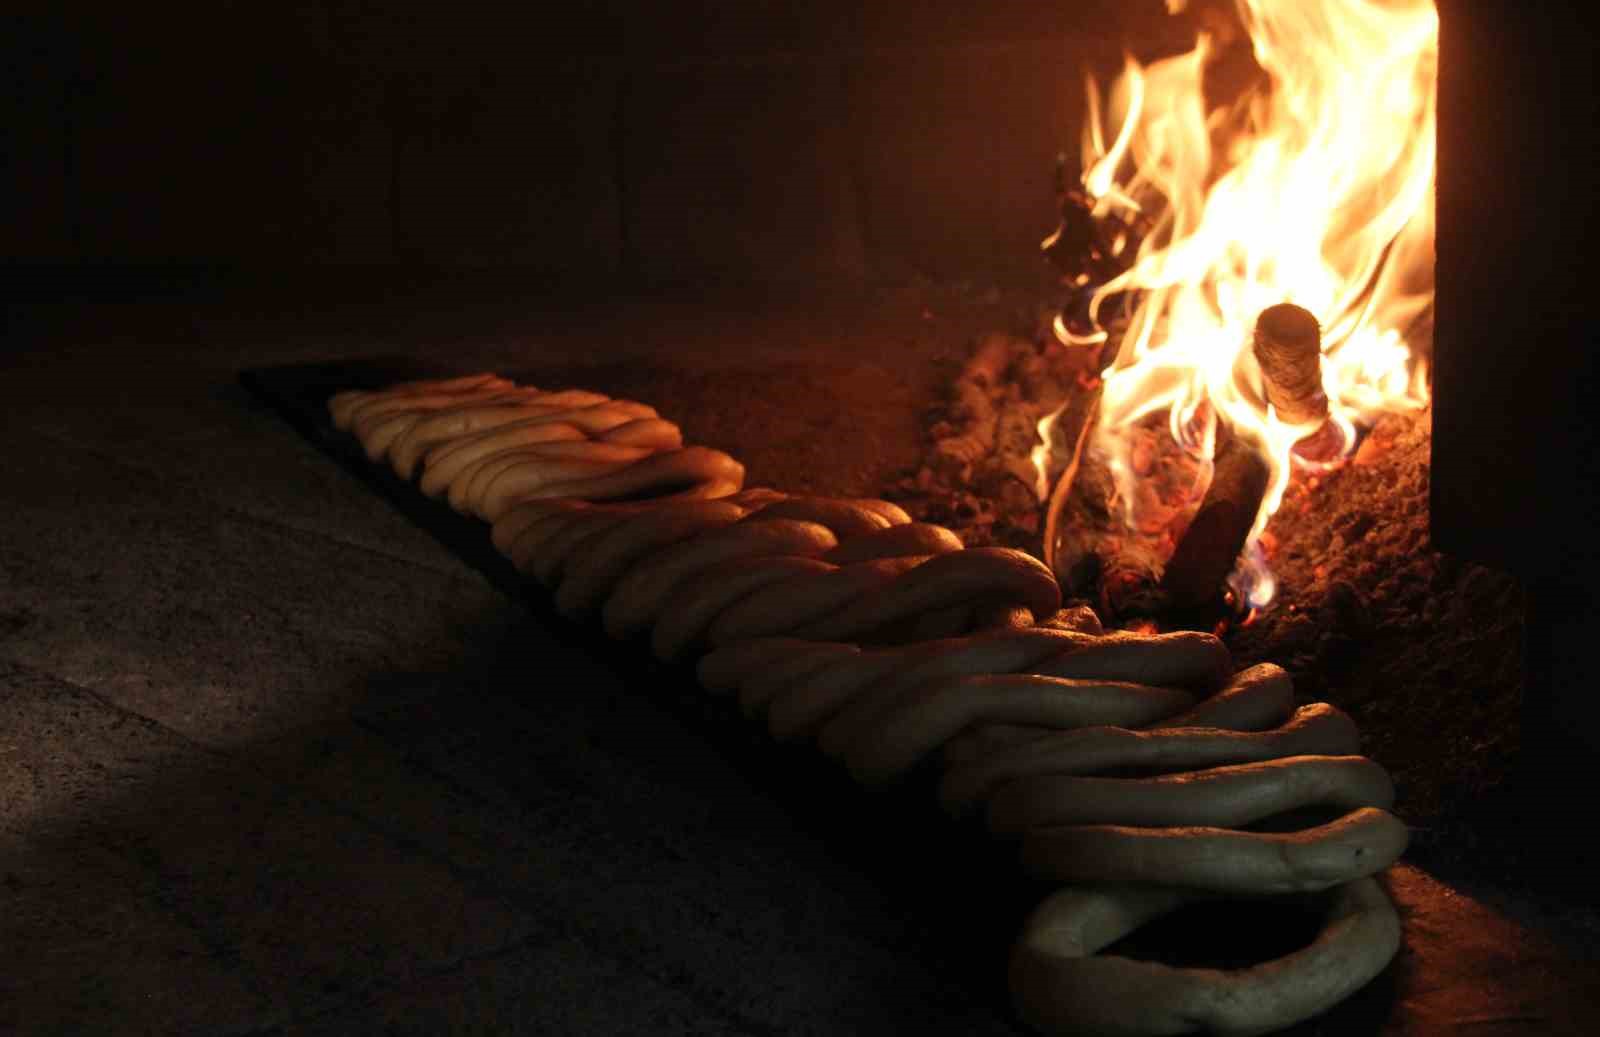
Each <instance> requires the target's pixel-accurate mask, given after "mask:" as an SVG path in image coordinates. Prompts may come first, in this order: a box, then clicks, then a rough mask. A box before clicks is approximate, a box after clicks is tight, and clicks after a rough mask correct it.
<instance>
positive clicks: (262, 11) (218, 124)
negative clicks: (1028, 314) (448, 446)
mask: <svg viewBox="0 0 1600 1037" xmlns="http://www.w3.org/2000/svg"><path fill="white" fill-rule="evenodd" d="M33 6H35V7H37V8H39V10H38V11H37V12H35V13H30V14H20V15H19V14H13V15H8V16H5V18H4V19H3V21H0V35H3V36H4V38H5V39H6V40H7V41H9V49H10V50H11V52H12V56H11V60H9V61H8V62H7V65H8V66H9V67H10V68H11V70H12V76H13V79H14V82H13V84H12V85H13V89H11V90H8V91H6V92H5V95H4V96H5V100H3V101H0V105H4V106H7V107H8V108H9V110H6V111H4V113H3V114H4V118H5V122H6V125H7V127H8V132H9V133H10V134H11V136H12V139H13V141H14V147H13V148H10V149H8V150H11V151H12V152H13V153H12V155H11V156H9V158H10V161H8V162H7V163H5V164H4V165H3V166H0V178H3V179H0V197H4V198H5V199H6V204H7V206H8V208H9V209H10V210H11V211H10V212H9V213H8V214H7V225H8V228H10V232H9V233H8V234H7V235H5V238H4V244H0V256H3V258H4V260H6V261H7V262H9V263H11V264H13V265H15V264H40V263H43V264H68V265H71V264H132V265H138V264H200V265H220V266H228V267H243V268H274V267H283V266H305V265H311V266H328V265H347V266H348V265H379V266H382V265H392V264H401V265H415V266H443V267H482V266H489V267H493V266H508V267H528V268H535V269H541V270H547V271H551V272H559V273H575V274H597V275H603V276H604V275H612V274H615V273H618V272H623V271H631V272H636V273H642V274H646V275H657V276H665V275H669V274H700V273H704V272H707V271H713V272H719V273H727V274H734V275H752V274H753V275H757V276H760V275H771V276H780V277H781V276H787V275H801V276H810V275H815V274H818V273H831V272H861V271H872V270H879V269H883V270H890V271H893V270H900V269H907V270H915V271H920V272H925V273H930V274H935V275H939V276H965V275H972V274H978V273H988V274H993V273H994V272H996V271H1007V270H1015V269H1031V268H1032V267H1033V265H1034V264H1035V262H1036V258H1037V257H1036V255H1035V254H1034V251H1033V250H1034V246H1035V245H1036V243H1037V240H1038V238H1039V237H1040V236H1041V235H1042V234H1043V233H1044V232H1046V231H1048V229H1049V226H1050V222H1051V216H1052V198H1051V175H1050V166H1051V162H1052V160H1053V157H1054V155H1055V153H1056V152H1057V150H1058V149H1059V148H1061V147H1063V146H1065V147H1067V148H1068V149H1069V151H1071V152H1072V153H1073V154H1075V153H1076V142H1077V138H1078V126H1079V120H1080V106H1081V98H1082V86H1081V81H1082V76H1083V73H1084V70H1085V69H1086V68H1087V67H1090V66H1095V67H1099V68H1102V69H1106V70H1110V69H1114V68H1115V66H1116V64H1117V61H1118V59H1119V54H1120V52H1121V49H1122V48H1123V47H1124V46H1129V47H1132V48H1133V49H1134V50H1135V51H1137V52H1139V53H1140V54H1141V55H1150V54H1155V53H1160V52H1163V51H1165V50H1172V49H1176V47H1177V46H1178V45H1179V44H1181V42H1182V41H1183V39H1184V38H1185V36H1184V30H1183V28H1182V26H1181V25H1180V24H1178V23H1176V22H1174V21H1173V20H1171V19H1168V18H1167V17H1166V15H1165V9H1164V4H1163V3H1162V2H1161V0H1136V2H1132V3H1126V2H1118V0H1084V2H1078V3H1070V2H1063V3H1054V4H1038V3H1036V2H1035V3H1023V2H1017V0H1001V2H996V3H989V4H971V3H968V2H954V0H925V2H922V3H917V4H882V3H868V2H865V0H810V2H798V0H786V2H774V0H692V2H677V3H661V2H657V3H645V2H641V0H609V2H599V3H595V2H586V3H568V4H535V3H525V4H511V3H504V2H495V3H489V2H481V0H477V2H467V3H455V4H438V3H427V2H424V0H397V2H393V3H377V2H374V0H322V2H314V3H274V4H268V3H254V4H246V3H217V2H214V0H212V2H207V3H200V2H197V0H174V2H171V3H165V4H160V5H152V4H131V5H110V4H95V5H81V6H82V7H84V8H87V10H79V9H76V8H75V7H74V6H73V5H70V4H69V5H68V6H67V7H65V8H56V9H54V10H50V9H47V8H46V7H45V5H33Z"/></svg>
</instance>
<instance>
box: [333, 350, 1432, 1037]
mask: <svg viewBox="0 0 1600 1037" xmlns="http://www.w3.org/2000/svg"><path fill="white" fill-rule="evenodd" d="M329 409H330V412H331V414H332V416H333V419H334V422H335V424H336V425H337V426H338V427H339V428H341V429H348V430H349V431H351V432H352V434H354V435H355V436H356V437H357V438H358V439H360V441H361V443H362V446H363V449H364V450H365V451H366V453H367V456H368V457H370V458H372V459H373V460H374V461H384V460H387V461H388V462H389V463H390V464H392V466H393V467H394V470H395V471H396V473H398V474H399V475H400V476H402V477H403V478H415V479H418V480H419V483H420V487H421V489H422V491H423V492H424V493H427V494H429V495H432V496H435V497H442V498H444V499H446V500H448V501H449V503H450V504H451V506H452V507H455V508H456V509H458V510H460V511H462V512H464V513H468V514H473V515H476V516H478V517H481V518H483V519H485V520H487V521H489V522H491V523H492V524H493V531H492V539H493V543H494V545H495V547H496V548H497V549H498V550H499V551H500V552H501V553H502V554H504V555H505V556H506V557H507V558H508V559H510V561H511V562H512V564H513V565H515V567H516V568H517V570H518V571H519V572H522V573H524V574H526V575H528V576H530V577H532V578H534V579H536V580H538V581H539V582H541V583H543V584H544V585H545V586H546V587H549V588H550V589H551V590H552V591H553V592H554V596H555V603H556V605H557V607H558V608H559V609H560V610H561V611H562V612H563V613H564V614H566V615H569V616H573V617H579V616H597V617H598V619H599V621H600V622H601V623H602V624H603V625H604V627H605V629H606V631H607V633H609V634H610V635H611V636H612V637H615V638H619V639H622V638H632V637H642V636H648V638H649V642H650V646H651V649H652V651H654V652H655V654H656V655H657V656H659V657H660V658H663V659H682V658H685V657H688V656H690V655H692V654H694V653H695V652H696V651H699V652H700V653H701V658H700V660H699V663H698V668H697V673H698V676H699V679H700V682H701V684H702V685H703V686H704V687H705V688H706V689H707V690H708V691H709V692H711V693H713V694H717V695H723V696H729V697H731V698H733V699H734V700H736V701H737V703H738V705H739V707H740V709H741V710H742V711H743V712H744V713H745V715H746V716H748V717H750V718H752V719H753V720H755V721H757V722H763V723H765V725H766V726H767V728H768V730H769V731H770V732H771V734H772V735H773V736H774V737H775V738H777V739H779V740H787V741H797V740H798V741H808V742H811V743H813V744H815V745H816V746H817V747H818V749H819V750H820V751H821V752H822V753H823V754H825V755H826V756H828V757H830V758H832V759H834V760H836V761H837V762H838V763H839V764H841V765H842V766H844V767H845V768H846V769H848V770H849V772H850V773H851V774H852V775H854V776H855V777H856V778H857V779H858V780H860V781H861V782H863V783H869V784H870V783H879V782H886V781H892V780H895V779H898V778H901V777H903V776H904V775H906V774H908V773H910V772H911V771H913V770H915V769H917V768H919V767H932V768H938V769H940V770H941V771H942V775H941V780H940V783H939V799H940V802H941V804H942V806H943V807H944V808H945V809H946V810H947V811H948V812H949V813H951V814H952V815H953V816H955V817H957V818H979V817H981V818H982V820H983V822H984V823H985V824H986V826H987V827H988V828H989V830H990V831H991V832H992V833H994V834H995V835H996V836H999V837H1001V838H1008V839H1013V840H1015V841H1016V845H1017V849H1018V855H1019V858H1020V860H1021V863H1022V866H1023V867H1024V868H1025V869H1026V870H1027V871H1029V872H1030V873H1032V874H1034V875H1036V876H1039V877H1042V878H1048V879H1053V880H1058V881H1062V882H1066V883H1070V885H1067V886H1065V887H1064V888H1062V889H1061V890H1060V891H1059V892H1057V893H1055V894H1054V895H1052V896H1050V897H1048V898H1047V899H1046V900H1045V901H1044V902H1043V903H1041V904H1040V905H1039V907H1038V908H1037V909H1036V910H1035V911H1034V913H1033V914H1032V915H1031V916H1030V918H1029V919H1028V921H1027V923H1026V924H1025V926H1024V927H1023V931H1022V934H1021V936H1020V938H1019V940H1018V942H1017V945H1016V947H1015V950H1014V952H1013V957H1012V962H1011V973H1010V975H1011V986H1012V991H1013V996H1014V998H1015V999H1016V1003H1017V1006H1018V1010H1019V1012H1020V1013H1021V1015H1022V1016H1023V1018H1024V1019H1026V1020H1027V1021H1028V1022H1029V1023H1031V1024H1032V1025H1034V1026H1036V1027H1038V1028H1040V1029H1043V1030H1046V1031H1048V1032H1051V1033H1098V1034H1177V1033H1187V1032H1191V1031H1194V1030H1197V1029H1204V1030H1207V1031H1208V1032H1216V1033H1228V1034H1253V1033H1262V1032H1266V1031H1267V1030H1270V1029H1275V1028H1278V1027H1281V1026H1284V1025H1288V1024H1290V1023H1293V1022H1295V1021H1298V1020H1300V1019H1303V1018H1305V1017H1307V1016H1309V1015H1312V1014H1315V1013H1317V1012H1320V1011H1323V1010H1325V1009H1326V1008H1328V1007H1330V1006H1331V1005H1333V1004H1335V1003H1336V1002H1337V1001H1339V1000H1340V999H1342V998H1343V997H1345V996H1347V995H1348V994H1349V993H1351V992H1352V991H1354V990H1355V989H1357V988H1358V987H1360V986H1361V985H1363V984H1365V983H1366V982H1367V981H1368V980H1370V979H1371V978H1372V977H1373V976H1374V975H1376V974H1377V972H1378V971H1380V970H1381V969H1382V968H1383V967H1384V965H1385V964H1386V963H1387V962H1388V961H1389V960H1390V958H1392V957H1393V955H1394V953H1395V951H1396V949H1397V947H1398V943H1399V923H1398V920H1397V918H1396V916H1395V913H1394V909H1393V907H1392V905H1391V904H1390V903H1389V900H1388V898H1387V897H1386V896H1385V895H1384V893H1383V891H1382V890H1381V889H1380V888H1379V887H1378V885H1377V884H1376V883H1375V882H1374V881H1373V879H1372V878H1371V876H1372V875H1374V874H1375V873H1377V872H1378V871H1380V870H1381V869H1383V868H1384V867H1386V866H1387V865H1388V864H1389V863H1390V862H1392V861H1393V860H1394V859H1395V858H1396V857H1397V856H1398V855H1399V854H1400V853H1401V851H1402V850H1403V849H1404V847H1405V843H1406V830H1405V827H1404V826H1403V825H1402V824H1401V823H1400V822H1399V821H1398V820H1397V819H1396V818H1394V817H1393V816H1392V815H1391V814H1389V813H1388V807H1389V806H1390V805H1391V802H1392V799H1393V787H1392V785H1391V783H1390V781H1389V778H1388V776H1387V774H1385V773H1384V772H1383V770H1382V769H1381V768H1380V767H1378V766H1377V765H1376V764H1375V763H1373V762H1372V761H1370V760H1367V759H1365V758H1363V757H1361V756H1359V755H1357V753H1358V748H1359V747H1358V740H1357V734H1356V730H1355V725H1354V724H1353V723H1351V721H1350V719H1349V718H1348V717H1347V716H1345V715H1344V714H1343V713H1340V712H1339V711H1338V710H1336V709H1334V708H1333V707H1331V706H1328V705H1326V704H1323V703H1313V704H1310V705H1306V706H1302V707H1300V708H1298V709H1296V708H1295V704H1294V691H1293V687H1292V685H1291V684H1290V681H1289V678H1288V675H1287V674H1285V673H1284V672H1283V671H1282V670H1281V669H1279V668H1277V667H1275V666H1270V665H1263V666H1256V667H1252V668H1249V669H1246V670H1243V671H1240V672H1237V673H1235V672H1233V666H1232V661H1231V660H1230V658H1229V656H1228V653H1227V650H1226V649H1225V648H1224V647H1223V646H1222V644H1221V642H1220V641H1218V640H1217V639H1216V638H1215V637H1212V636H1210V635H1206V634H1196V633H1175V634H1165V635H1157V636H1140V635H1133V634H1126V633H1110V634H1107V633H1105V632H1103V631H1102V630H1101V628H1100V624H1099V620H1098V619H1097V618H1096V617H1095V616H1094V614H1093V612H1092V611H1090V610H1088V609H1086V608H1077V609H1067V610H1063V609H1062V608H1061V597H1060V590H1059V587H1058V586H1057V584H1056V581H1055V579H1054V577H1053V575H1052V574H1051V573H1050V571H1049V570H1048V569H1047V568H1046V567H1045V566H1043V565H1042V564H1041V563H1039V562H1038V561H1037V560H1035V559H1033V558H1032V557H1030V556H1028V555H1026V554H1023V553H1021V552H1017V551H1009V550H1004V549H998V548H985V549H970V550H969V549H966V548H964V546H963V545H962V543H961V541H960V539H959V538H957V537H956V536H955V534H953V533H951V532H950V531H949V530H947V529H943V528H942V527H939V526H934V525H929V524H926V523H920V522H914V521H912V520H911V517H910V516H909V515H907V514H906V513H905V512H904V511H903V510H901V509H900V508H898V507H896V506H895V505H893V504H889V503H888V502H884V501H873V500H865V499H834V498H825V497H791V496H787V495H785V494H781V493H777V492H775V491H771V490H762V489H756V490H743V491H741V486H742V483H743V478H744V470H743V468H742V467H741V466H740V465H739V464H738V462H736V461H734V460H733V459H732V458H731V457H729V456H728V455H726V454H723V453H721V452H720V451H715V450H709V449H707V448H704V447H696V446H685V445H684V444H683V440H682V436H681V433H680V432H679V430H678V428H677V426H675V425H673V424H672V423H670V422H668V421H665V420H663V419H662V418H661V417H660V416H659V415H658V414H657V413H656V412H655V411H654V410H653V409H652V408H650V407H648V406H646V405H644V404H638V403H632V402H630V401H623V400H612V399H609V398H607V397H605V396H601V395H599V394H596V393H588V392H585V391H583V390H563V391H560V392H545V391H541V390H538V389H536V388H533V387H530V386H522V387H519V386H516V385H513V384H512V383H510V382H509V381H507V380H506V379H503V378H500V377H498V376H495V375H475V376H469V377H466V378H459V379H450V380H447V381H436V382H416V383H408V384H405V385H398V386H394V387H391V388H390V389H387V390H383V391H380V392H349V393H340V394H338V395H337V396H335V397H333V398H332V399H331V400H330V401H329ZM1219 896H1228V897H1232V896H1248V897H1272V896H1316V897H1320V898H1321V903H1322V905H1323V908H1324V925H1323V928H1322V931H1321V933H1320V934H1319V935H1318V937H1317V938H1316V939H1315V941H1313V943H1312V944H1311V945H1310V946H1308V947H1306V948H1304V949H1303V950H1301V951H1298V952H1296V953H1294V954H1290V955H1288V956H1286V957H1283V958H1280V959H1278V960H1276V961H1271V962H1264V963H1261V964H1258V965H1256V966H1253V967H1251V968H1246V969H1240V970H1234V971H1228V972H1220V971H1217V970H1206V969H1178V968H1170V967H1168V966H1164V965H1160V964H1156V963H1152V962H1145V961H1135V960H1132V959H1129V958H1125V957H1121V956H1118V955H1115V954H1102V953H1100V952H1101V951H1102V950H1104V949H1105V948H1107V947H1109V946H1110V945H1111V944H1113V943H1114V942H1116V941H1117V940H1118V939H1120V938H1121V937H1122V936H1124V935H1126V934H1127V933H1129V932H1131V931H1133V930H1134V929H1137V928H1138V927H1139V926H1141V925H1143V924H1145V923H1146V922H1148V921H1151V920H1153V919H1155V918H1156V917H1159V916H1160V915H1162V914H1165V913H1167V912H1169V911H1172V910H1176V909H1177V908H1179V907H1181V906H1183V905H1184V904H1187V903H1191V902H1193V901H1195V900H1197V899H1204V898H1214V897H1219Z"/></svg>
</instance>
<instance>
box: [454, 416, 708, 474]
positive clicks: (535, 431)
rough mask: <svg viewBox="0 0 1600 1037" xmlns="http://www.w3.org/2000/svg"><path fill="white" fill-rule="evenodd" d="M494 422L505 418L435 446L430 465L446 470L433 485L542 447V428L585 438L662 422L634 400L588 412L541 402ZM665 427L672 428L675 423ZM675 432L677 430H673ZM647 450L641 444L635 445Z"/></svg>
mask: <svg viewBox="0 0 1600 1037" xmlns="http://www.w3.org/2000/svg"><path fill="white" fill-rule="evenodd" d="M495 417H496V418H497V419H498V418H503V419H505V420H503V421H497V422H496V423H495V424H493V425H491V426H486V427H483V428H482V429H481V430H480V431H477V432H474V433H472V434H469V435H463V436H459V437H456V438H453V439H448V440H444V441H440V442H436V443H433V444H432V445H431V446H430V447H429V449H428V450H427V452H426V456H425V458H424V461H425V465H426V466H427V467H428V468H430V469H432V468H443V469H444V470H445V471H444V472H443V473H441V474H439V475H436V476H434V481H435V482H439V481H445V482H449V481H451V480H453V479H454V478H455V476H456V475H457V474H459V473H460V472H461V471H463V470H465V469H466V468H467V467H469V466H471V465H474V464H477V463H478V462H479V461H481V460H483V459H485V458H488V457H493V456H494V455H496V454H500V453H503V452H505V451H506V450H510V449H512V448H515V447H518V446H521V445H522V444H524V443H528V442H542V441H543V440H544V434H542V433H541V432H540V429H541V428H542V427H543V426H546V425H570V426H571V427H572V428H574V429H577V430H578V433H579V435H580V437H582V438H584V439H587V438H590V437H591V436H602V437H603V435H604V434H605V433H607V432H612V431H615V430H616V429H618V428H621V427H623V426H625V425H630V424H633V423H634V422H638V421H659V420H660V419H659V418H658V417H657V416H656V414H655V409H654V408H652V407H647V406H646V405H644V404H642V403H634V402H633V401H631V400H602V401H601V402H599V403H593V404H590V405H588V406H583V407H567V406H563V405H556V406H549V405H545V404H542V403H539V402H537V401H535V402H532V403H526V404H523V405H521V406H517V407H506V408H505V409H504V410H503V411H500V412H499V413H498V414H497V415H495ZM663 424H666V425H671V423H670V422H663ZM671 427H672V428H674V429H675V428H676V427H677V426H675V425H672V426H671ZM634 445H642V444H634Z"/></svg>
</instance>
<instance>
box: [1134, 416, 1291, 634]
mask: <svg viewBox="0 0 1600 1037" xmlns="http://www.w3.org/2000/svg"><path fill="white" fill-rule="evenodd" d="M1220 432H1221V430H1219V438H1220V439H1222V442H1221V443H1220V444H1219V445H1218V446H1217V452H1216V457H1215V458H1214V460H1213V470H1212V475H1211V485H1210V486H1209V487H1207V488H1206V495H1205V498H1204V499H1203V500H1201V502H1200V508H1199V510H1198V511H1196V512H1195V514H1194V518H1193V519H1192V520H1190V522H1189V528H1188V529H1187V530H1185V531H1184V534H1183V539H1182V540H1180V541H1178V546H1177V548H1176V549H1175V550H1174V551H1173V552H1172V557H1171V558H1170V559H1168V561H1167V566H1166V571H1165V572H1164V573H1163V574H1162V577H1161V589H1162V591H1164V592H1165V593H1166V595H1167V597H1168V599H1169V602H1170V604H1171V605H1172V606H1174V607H1176V608H1196V607H1199V606H1201V605H1205V604H1207V603H1209V602H1210V601H1211V600H1212V599H1213V598H1215V597H1216V594H1217V591H1218V589H1220V588H1221V587H1222V583H1223V581H1224V580H1226V579H1227V578H1228V574H1229V573H1230V572H1232V571H1233V565H1234V562H1235V560H1237V559H1238V557H1239V552H1240V551H1242V550H1244V544H1245V540H1246V538H1248V537H1249V536H1250V528H1251V527H1252V526H1254V525H1255V521H1256V512H1257V511H1259V510H1260V509H1261V501H1262V499H1263V498H1264V497H1265V496H1266V493H1267V482H1268V480H1269V478H1270V476H1271V471H1270V470H1269V469H1268V467H1267V461H1266V458H1265V457H1263V456H1262V452H1261V449H1260V447H1259V446H1258V445H1257V444H1256V442H1255V441H1254V440H1253V439H1250V438H1248V437H1246V436H1241V435H1237V434H1233V433H1231V432H1230V433H1228V434H1227V435H1226V437H1225V438H1224V437H1222V436H1221V435H1220Z"/></svg>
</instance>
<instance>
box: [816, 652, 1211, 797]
mask: <svg viewBox="0 0 1600 1037" xmlns="http://www.w3.org/2000/svg"><path fill="white" fill-rule="evenodd" d="M859 701H860V700H858V702H859ZM1193 702H1194V696H1193V695H1191V694H1190V693H1189V692H1186V691H1183V690H1182V689H1179V688H1155V687H1149V686H1147V685H1142V684H1128V683H1125V682H1121V681H1106V680H1083V679H1077V680H1070V679H1067V678H1062V677H1040V676H1037V675H1035V674H1030V673H1004V674H984V675H980V676H975V677H958V678H953V679H949V680H942V681H933V682H930V683H928V684H925V685H923V686H922V687H920V688H918V689H917V690H916V693H915V694H914V695H912V696H909V697H906V698H903V699H901V700H900V701H899V702H897V703H896V708H894V709H893V710H891V711H889V712H888V713H887V714H883V715H880V718H879V721H878V723H877V724H876V725H875V726H874V727H872V728H870V729H867V730H862V729H860V728H858V727H857V726H856V725H855V724H853V723H852V722H851V721H852V719H853V718H852V712H853V710H854V709H856V708H862V707H860V706H857V705H855V704H852V705H851V706H847V707H846V708H845V709H844V710H843V711H842V712H841V713H840V714H839V715H838V716H837V717H835V718H834V719H833V720H832V721H831V722H829V723H828V724H827V725H826V726H825V727H823V729H822V733H821V735H820V736H819V737H818V739H817V744H818V746H820V747H821V749H822V751H823V752H824V753H826V754H827V755H829V756H831V757H833V758H835V759H840V760H843V761H844V763H845V764H846V766H848V767H849V769H850V773H851V774H852V775H854V776H855V778H856V780H858V781H860V782H862V783H864V784H871V783H875V782H883V781H888V780H891V779H893V778H896V777H899V776H900V775H902V774H904V773H905V772H907V771H909V770H910V769H911V768H912V767H914V766H915V765H916V764H917V762H918V761H920V760H921V759H922V758H923V757H925V756H927V755H928V754H930V753H932V752H934V751H935V750H937V749H938V748H939V747H940V746H942V745H943V744H944V743H945V742H947V741H949V740H950V738H951V737H952V736H953V735H955V734H956V733H957V732H959V731H961V730H963V729H965V728H967V727H970V726H973V725H975V724H983V723H1003V724H1033V725H1038V726H1043V727H1055V728H1073V727H1089V726H1094V725H1100V724H1114V725H1117V726H1122V727H1127V726H1135V727H1137V726H1142V725H1144V724H1149V723H1153V722H1154V721H1156V720H1158V719H1160V718H1161V717H1166V716H1171V715H1172V714H1173V713H1176V712H1179V711H1180V710H1183V709H1187V708H1188V707H1189V706H1190V705H1192V704H1193ZM865 708H871V706H870V705H868V706H865Z"/></svg>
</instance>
